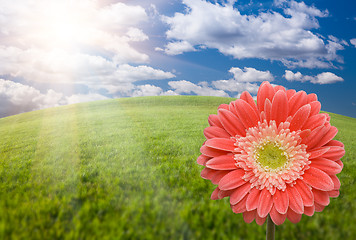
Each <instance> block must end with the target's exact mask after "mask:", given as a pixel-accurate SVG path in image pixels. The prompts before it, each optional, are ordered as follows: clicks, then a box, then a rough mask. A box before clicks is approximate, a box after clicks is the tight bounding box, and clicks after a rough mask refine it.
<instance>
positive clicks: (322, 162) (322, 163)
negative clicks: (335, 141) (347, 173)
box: [309, 157, 342, 175]
mask: <svg viewBox="0 0 356 240" xmlns="http://www.w3.org/2000/svg"><path fill="white" fill-rule="evenodd" d="M309 166H311V167H315V168H318V169H320V170H322V171H323V172H325V173H327V174H329V175H332V174H338V173H340V172H341V170H342V168H341V167H340V165H339V164H337V163H336V162H334V161H331V160H328V159H326V158H322V157H319V158H315V159H313V160H312V161H311V164H310V165H309Z"/></svg>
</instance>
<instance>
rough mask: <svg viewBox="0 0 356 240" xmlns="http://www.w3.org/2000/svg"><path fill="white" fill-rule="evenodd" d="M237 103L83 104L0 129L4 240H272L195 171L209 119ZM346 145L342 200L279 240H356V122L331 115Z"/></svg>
mask: <svg viewBox="0 0 356 240" xmlns="http://www.w3.org/2000/svg"><path fill="white" fill-rule="evenodd" d="M231 100H232V99H230V98H218V97H197V96H166V97H143V98H128V99H117V100H105V101H98V102H91V103H82V104H75V105H69V106H63V107H58V108H51V109H46V110H40V111H35V112H29V113H24V114H20V115H16V116H11V117H7V118H3V119H0V136H1V138H0V173H1V175H0V179H1V181H0V239H164V240H166V239H265V228H266V227H265V225H264V226H258V225H257V224H256V223H254V222H253V223H252V224H246V223H245V222H244V221H243V219H242V215H241V214H239V215H236V214H234V213H233V212H232V211H231V209H230V206H229V204H228V200H227V199H224V200H219V201H213V200H210V194H211V192H212V190H213V189H214V186H213V185H212V184H211V183H210V182H209V181H207V180H204V179H202V178H201V177H200V171H201V169H202V166H199V165H198V164H196V158H197V157H198V156H199V154H200V153H199V148H200V146H201V144H202V143H203V141H204V139H205V138H204V136H203V129H204V128H205V127H207V126H208V122H207V119H208V116H209V114H213V113H216V110H217V107H218V105H219V104H221V103H228V102H230V101H231ZM331 117H332V120H331V122H332V124H333V125H335V126H336V127H337V128H338V129H339V133H338V135H337V136H336V138H337V139H338V140H341V141H342V142H344V144H345V148H346V155H345V157H344V158H343V159H342V160H343V162H344V169H343V171H342V172H341V173H340V174H339V175H338V176H339V178H340V180H341V183H342V186H341V194H340V197H339V198H337V199H332V200H331V203H330V205H329V206H328V207H327V208H326V209H325V210H324V211H323V212H322V213H316V214H315V215H314V216H313V217H307V216H303V218H302V221H301V222H300V223H298V224H296V225H295V224H292V223H290V222H289V221H286V222H285V223H284V224H283V225H281V226H277V228H276V239H343V240H346V239H356V227H355V223H356V184H355V179H356V170H355V169H356V161H355V159H356V155H355V152H356V151H355V149H356V137H355V136H356V119H354V118H349V117H344V116H341V115H336V114H331Z"/></svg>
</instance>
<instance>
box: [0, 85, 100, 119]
mask: <svg viewBox="0 0 356 240" xmlns="http://www.w3.org/2000/svg"><path fill="white" fill-rule="evenodd" d="M103 99H107V97H106V96H103V95H100V94H97V93H88V94H74V95H71V96H64V95H63V94H62V93H58V92H56V91H54V90H53V89H49V90H47V92H46V93H42V92H40V91H39V90H38V89H36V88H34V87H31V86H29V85H26V84H22V83H17V82H13V81H10V80H5V79H0V101H1V108H0V117H6V116H9V115H14V114H18V113H23V112H28V111H33V110H39V109H44V108H49V107H56V106H60V105H66V104H73V103H79V102H89V101H96V100H103Z"/></svg>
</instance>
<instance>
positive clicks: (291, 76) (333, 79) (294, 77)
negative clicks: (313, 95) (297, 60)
mask: <svg viewBox="0 0 356 240" xmlns="http://www.w3.org/2000/svg"><path fill="white" fill-rule="evenodd" d="M284 78H285V79H287V80H288V81H299V82H306V81H310V82H311V83H314V84H331V83H337V82H342V81H344V79H343V78H341V77H339V76H337V75H335V74H334V73H331V72H323V73H320V74H318V75H316V76H309V75H303V74H301V73H300V72H296V73H293V72H292V71H289V70H286V71H285V74H284Z"/></svg>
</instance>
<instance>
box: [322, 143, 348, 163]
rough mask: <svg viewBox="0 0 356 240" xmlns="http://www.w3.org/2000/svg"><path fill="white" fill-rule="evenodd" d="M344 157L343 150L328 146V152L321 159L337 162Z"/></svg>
mask: <svg viewBox="0 0 356 240" xmlns="http://www.w3.org/2000/svg"><path fill="white" fill-rule="evenodd" d="M344 155H345V149H344V148H343V147H339V146H330V147H329V150H328V151H327V152H326V153H324V154H323V155H322V157H324V158H327V159H330V160H333V161H337V160H339V159H340V158H342V157H343V156H344Z"/></svg>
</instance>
